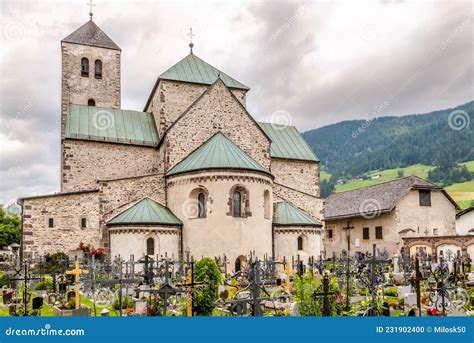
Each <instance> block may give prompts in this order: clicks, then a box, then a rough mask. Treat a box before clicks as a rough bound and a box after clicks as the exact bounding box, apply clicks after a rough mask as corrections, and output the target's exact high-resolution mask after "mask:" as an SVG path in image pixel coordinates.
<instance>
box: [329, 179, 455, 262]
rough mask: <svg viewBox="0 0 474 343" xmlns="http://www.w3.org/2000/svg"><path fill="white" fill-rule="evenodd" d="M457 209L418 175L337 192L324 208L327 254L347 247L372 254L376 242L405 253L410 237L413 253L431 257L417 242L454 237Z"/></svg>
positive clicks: (440, 247)
mask: <svg viewBox="0 0 474 343" xmlns="http://www.w3.org/2000/svg"><path fill="white" fill-rule="evenodd" d="M457 210H458V206H457V204H456V203H455V202H454V200H453V199H452V198H451V197H450V196H449V194H448V193H446V191H445V190H444V189H443V188H441V187H437V186H436V185H434V184H432V183H430V182H428V181H425V180H423V179H420V178H418V177H416V176H409V177H405V178H402V179H399V180H395V181H390V182H385V183H381V184H378V185H374V186H369V187H366V188H362V189H357V190H353V191H348V192H342V193H336V194H333V195H331V196H330V197H329V198H328V199H326V204H325V233H324V239H323V241H324V246H325V249H326V254H332V253H333V252H337V253H339V252H340V251H342V250H347V249H348V247H349V248H350V250H351V252H367V251H372V245H373V244H374V243H375V244H376V245H377V247H378V248H379V249H380V250H384V249H385V250H387V251H388V252H389V254H395V253H400V250H401V248H402V247H403V245H404V242H403V238H410V239H411V242H412V243H413V244H411V245H410V247H409V248H410V249H411V251H412V252H413V251H415V250H416V249H417V248H420V247H421V248H428V252H429V253H431V249H432V247H431V246H430V245H428V244H425V243H423V242H419V240H415V239H414V238H420V239H423V238H426V237H436V236H450V235H455V234H456V230H455V228H456V212H457ZM418 243H419V244H418ZM437 248H439V249H441V250H442V249H443V246H442V245H439V246H437Z"/></svg>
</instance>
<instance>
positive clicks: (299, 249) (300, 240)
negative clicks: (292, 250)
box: [298, 236, 303, 251]
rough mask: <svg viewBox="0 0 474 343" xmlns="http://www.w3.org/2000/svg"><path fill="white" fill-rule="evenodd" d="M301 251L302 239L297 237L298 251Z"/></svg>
mask: <svg viewBox="0 0 474 343" xmlns="http://www.w3.org/2000/svg"><path fill="white" fill-rule="evenodd" d="M301 250H303V237H302V236H299V237H298V251H301Z"/></svg>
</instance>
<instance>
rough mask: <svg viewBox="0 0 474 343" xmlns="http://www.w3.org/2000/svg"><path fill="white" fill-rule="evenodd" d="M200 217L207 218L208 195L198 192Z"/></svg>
mask: <svg viewBox="0 0 474 343" xmlns="http://www.w3.org/2000/svg"><path fill="white" fill-rule="evenodd" d="M198 218H206V195H205V194H204V193H202V192H201V193H199V194H198Z"/></svg>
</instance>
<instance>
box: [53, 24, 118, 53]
mask: <svg viewBox="0 0 474 343" xmlns="http://www.w3.org/2000/svg"><path fill="white" fill-rule="evenodd" d="M62 41H63V42H66V43H74V44H82V45H89V46H97V47H99V48H107V49H114V50H120V47H119V46H118V45H117V44H115V43H114V41H113V40H112V39H110V38H109V36H107V35H106V34H105V32H104V31H102V30H101V29H100V27H98V26H97V25H96V24H95V23H94V22H93V21H92V20H89V21H88V22H87V23H85V24H84V25H82V26H81V27H80V28H78V29H77V30H76V31H74V32H73V33H71V34H70V35H69V36H67V37H66V38H64V39H63V40H62Z"/></svg>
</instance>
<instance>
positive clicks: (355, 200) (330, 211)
mask: <svg viewBox="0 0 474 343" xmlns="http://www.w3.org/2000/svg"><path fill="white" fill-rule="evenodd" d="M417 188H426V189H439V187H437V186H435V185H433V184H432V183H430V182H428V181H425V180H423V179H420V178H418V177H416V176H408V177H405V178H403V179H398V180H394V181H390V182H385V183H381V184H378V185H374V186H369V187H366V188H361V189H356V190H353V191H347V192H342V193H336V194H333V195H331V196H330V197H329V198H327V199H326V203H325V219H326V220H327V219H339V218H351V217H360V216H362V214H365V215H367V216H371V215H373V214H374V213H386V212H390V211H392V210H393V208H394V207H395V205H396V204H397V202H398V201H399V200H400V199H401V198H402V197H404V196H405V195H406V194H407V193H408V192H409V191H410V190H411V189H417Z"/></svg>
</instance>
